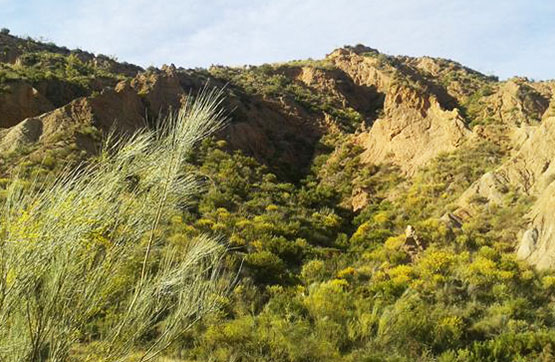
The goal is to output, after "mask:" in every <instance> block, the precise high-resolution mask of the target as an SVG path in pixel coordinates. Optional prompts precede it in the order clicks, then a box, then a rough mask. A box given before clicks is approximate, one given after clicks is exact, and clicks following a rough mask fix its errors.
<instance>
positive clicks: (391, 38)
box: [0, 0, 555, 80]
mask: <svg viewBox="0 0 555 362" xmlns="http://www.w3.org/2000/svg"><path fill="white" fill-rule="evenodd" d="M0 27H6V28H8V29H10V30H11V33H12V34H15V35H20V36H31V37H33V38H42V39H43V40H45V41H53V42H55V43H56V44H58V45H64V46H67V47H68V48H81V49H83V50H88V51H91V52H94V53H102V54H106V55H110V56H116V57H117V58H118V59H119V60H121V61H127V62H130V63H134V64H138V65H141V66H143V67H147V66H150V65H154V66H161V65H162V64H170V63H173V64H175V65H176V66H183V67H185V68H193V67H209V66H210V65H213V64H221V65H243V64H252V65H256V64H262V63H273V62H282V61H287V60H295V59H306V58H314V59H319V58H323V57H324V56H325V55H326V54H327V53H330V52H331V51H332V50H333V49H335V48H338V47H341V46H344V45H355V44H358V43H362V44H365V45H367V46H370V47H372V48H376V49H378V50H379V51H380V52H383V53H386V54H391V55H410V56H423V55H428V56H434V57H442V58H448V59H452V60H456V61H458V62H460V63H462V64H464V65H466V66H468V67H471V68H474V69H476V70H479V71H481V72H483V73H485V74H488V75H497V76H499V77H500V78H502V79H506V78H508V77H512V76H516V75H519V76H527V77H529V78H531V79H536V80H546V79H555V1H552V0H480V1H477V0H382V1H378V0H273V1H270V0H227V1H225V0H158V1H153V0H86V1H84V0H56V1H48V0H0Z"/></svg>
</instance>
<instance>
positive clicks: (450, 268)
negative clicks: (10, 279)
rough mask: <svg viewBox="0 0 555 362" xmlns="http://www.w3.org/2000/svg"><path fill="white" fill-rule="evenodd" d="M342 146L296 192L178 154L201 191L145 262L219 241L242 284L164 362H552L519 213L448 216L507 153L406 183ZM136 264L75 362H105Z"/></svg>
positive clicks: (515, 198) (244, 168)
mask: <svg viewBox="0 0 555 362" xmlns="http://www.w3.org/2000/svg"><path fill="white" fill-rule="evenodd" d="M91 132H92V133H91V134H94V133H95V132H94V130H92V131H91ZM350 137H351V136H350V135H349V134H346V133H340V134H336V135H333V136H332V135H330V136H327V137H324V138H323V139H322V140H321V145H320V146H318V149H319V150H320V151H319V153H320V156H318V157H317V158H316V159H315V160H314V164H313V168H312V170H311V172H310V173H309V174H308V175H306V177H304V178H303V179H302V180H301V181H299V182H296V183H292V182H287V181H284V180H281V179H279V178H278V177H277V176H275V175H274V174H273V173H271V172H270V171H269V170H268V168H267V167H265V166H263V165H261V164H260V163H258V162H257V161H256V160H255V159H253V158H251V157H248V156H246V155H244V154H242V153H241V152H239V151H236V152H234V153H229V152H228V151H226V150H227V146H226V143H225V141H222V140H220V141H218V140H206V141H204V142H203V143H202V145H201V147H200V149H198V150H197V151H195V152H191V153H188V156H187V160H186V161H187V162H186V163H185V165H184V166H183V167H184V169H182V171H183V172H184V173H185V174H196V175H199V176H201V177H203V178H204V179H205V183H206V185H207V186H208V189H207V191H206V192H204V193H202V194H199V195H196V196H195V195H193V199H191V200H190V201H191V202H190V203H188V204H183V205H182V206H180V208H179V210H175V211H173V212H171V215H173V216H172V217H171V218H170V219H168V221H167V222H164V223H162V224H161V226H160V231H159V232H160V244H159V245H158V246H157V251H156V252H155V253H153V255H152V257H153V258H154V259H153V260H156V261H153V262H154V263H155V264H156V263H158V260H160V261H161V260H164V258H167V257H168V255H172V257H174V258H176V260H179V259H180V258H182V257H183V250H186V248H187V247H186V245H190V243H191V240H195V238H199V237H202V235H211V236H212V237H216V238H224V239H225V240H228V242H229V245H230V248H231V254H230V255H228V257H227V258H226V259H225V266H226V268H229V269H231V270H239V271H240V272H239V275H238V276H237V280H236V284H235V286H234V288H233V289H232V290H231V291H230V293H229V294H226V295H222V296H221V297H220V298H219V300H218V303H219V306H220V308H218V309H217V310H216V311H215V312H214V313H211V314H210V315H209V316H208V317H207V318H206V319H204V320H203V321H202V323H198V324H195V325H194V326H193V327H192V328H190V329H184V330H183V332H184V333H182V334H181V335H180V337H179V339H178V340H177V343H175V344H174V345H173V347H172V349H171V350H170V351H169V352H168V353H169V355H171V356H172V357H174V358H179V359H183V360H217V361H227V360H276V361H303V360H304V361H316V360H346V361H361V360H368V361H382V360H384V361H412V360H430V361H431V360H441V361H452V360H459V361H483V360H490V361H512V360H518V359H521V360H546V361H547V360H550V359H551V358H552V353H553V348H554V347H555V334H554V333H553V329H552V327H553V325H554V322H555V320H554V318H555V315H553V308H554V307H555V305H554V304H553V303H554V302H553V291H554V289H555V275H553V274H551V273H538V272H536V271H535V270H533V269H532V268H531V267H530V266H528V265H527V264H526V263H524V262H520V261H517V260H516V259H515V257H514V254H513V248H514V242H515V240H516V237H517V232H518V230H519V229H520V224H519V223H522V220H523V219H524V213H525V211H526V206H527V204H528V203H529V202H530V200H528V199H527V198H525V197H522V196H520V195H519V194H518V193H516V192H512V191H510V190H509V191H508V192H507V193H506V197H507V205H508V206H507V207H504V208H491V207H490V206H486V205H482V204H481V200H474V201H473V202H474V203H475V207H476V209H477V210H479V213H478V217H476V218H474V219H473V221H472V222H469V223H465V224H464V225H463V226H462V227H461V226H460V225H458V224H457V223H456V222H454V221H453V220H451V219H449V217H448V216H445V215H446V214H445V212H446V211H448V210H450V208H451V207H452V204H453V202H454V201H455V200H456V199H457V198H458V196H459V195H460V194H461V193H462V192H463V191H464V190H465V189H466V188H467V187H468V186H469V185H470V184H471V183H472V182H473V181H474V180H476V179H477V178H478V177H479V176H480V175H482V174H483V173H484V172H487V171H489V170H491V169H493V168H495V167H496V166H497V165H499V164H500V163H501V161H502V160H504V159H505V158H506V157H507V154H506V150H504V149H502V148H501V147H500V146H498V145H496V144H494V143H491V142H488V141H483V142H482V143H475V144H472V143H469V144H467V145H465V146H463V147H461V148H459V149H458V150H457V151H455V152H452V153H448V154H443V155H440V156H439V157H437V158H436V159H435V160H433V161H432V162H431V163H429V165H428V166H427V167H425V168H423V169H422V170H421V171H419V173H418V174H417V175H415V177H413V178H412V179H410V180H407V179H405V178H404V177H402V176H401V174H400V173H399V171H398V170H397V168H396V167H393V166H391V165H376V166H372V167H370V166H362V165H361V164H360V160H359V154H360V152H361V149H360V148H358V147H356V146H353V143H352V142H351V140H350ZM20 151H24V150H20ZM48 164H49V163H48V162H47V163H46V166H45V163H44V162H42V163H41V162H36V163H34V164H33V163H32V162H31V163H29V164H28V165H27V168H26V170H27V171H26V172H27V175H28V176H31V175H36V173H37V171H38V170H40V169H43V170H44V171H41V172H43V173H45V175H48V174H49V172H57V171H56V170H58V169H60V166H58V165H56V164H54V165H51V166H50V168H48ZM23 166H24V167H25V165H23ZM39 173H40V172H39ZM23 175H25V173H23ZM6 184H9V183H8V182H4V185H6ZM4 187H5V186H4ZM353 190H364V192H366V193H368V195H369V197H368V200H369V201H368V205H367V206H366V207H365V208H364V209H362V210H360V211H359V212H357V213H354V212H353V211H352V210H351V209H350V207H348V205H349V200H350V197H351V196H352V194H353ZM409 225H410V228H409V230H408V231H407V230H406V229H407V227H408V226H409ZM94 235H97V234H94ZM98 237H102V236H100V234H98ZM102 240H105V238H104V237H102ZM141 245H144V244H141ZM168 253H170V254H168ZM139 255H140V254H139ZM137 263H138V260H137V258H135V257H133V258H132V259H131V260H130V264H129V268H128V269H127V271H126V273H125V275H126V276H125V277H123V276H122V277H121V278H120V279H118V280H119V281H118V286H117V288H116V289H115V290H111V291H110V293H109V301H110V303H107V304H105V305H106V309H104V310H103V312H102V317H100V318H98V317H97V318H92V319H89V320H87V321H84V322H83V323H84V325H85V326H86V327H85V328H84V329H82V330H81V334H79V335H78V337H76V340H78V341H80V342H81V343H80V344H79V348H78V349H76V351H75V352H74V353H75V354H74V356H80V357H75V358H84V357H83V356H89V358H92V359H95V358H100V357H99V356H100V355H97V354H95V353H93V352H91V351H95V350H101V349H98V348H99V347H98V346H101V345H102V344H100V345H99V344H98V342H97V341H98V339H99V338H100V340H102V338H105V336H109V335H110V333H112V331H113V328H114V327H113V326H114V323H115V322H114V321H117V320H118V316H119V315H121V314H120V313H121V308H122V307H121V304H119V302H118V303H116V300H120V298H122V295H120V294H121V293H122V292H123V291H124V290H127V289H126V288H132V285H133V283H135V282H136V280H135V279H134V278H130V276H131V275H134V273H136V272H137V270H136V268H137ZM129 273H130V274H129ZM135 276H136V274H135ZM229 282H231V280H230V281H229ZM5 285H7V284H5ZM114 298H115V299H114ZM118 306H119V307H118ZM155 336H156V335H155V334H154V335H145V336H144V337H142V338H143V339H141V340H143V341H147V340H149V339H150V338H155ZM145 338H146V339H145Z"/></svg>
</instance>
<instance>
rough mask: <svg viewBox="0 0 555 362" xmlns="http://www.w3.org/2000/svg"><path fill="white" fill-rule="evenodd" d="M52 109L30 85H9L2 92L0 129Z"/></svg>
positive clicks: (46, 100) (13, 83) (0, 98)
mask: <svg viewBox="0 0 555 362" xmlns="http://www.w3.org/2000/svg"><path fill="white" fill-rule="evenodd" d="M52 109H54V106H53V105H52V103H50V101H49V100H48V99H46V98H45V97H44V96H43V95H42V94H41V93H39V91H38V90H36V89H35V88H33V87H32V86H31V85H29V84H28V83H26V82H21V81H19V82H12V83H8V85H7V87H6V88H4V89H2V90H1V91H0V128H9V127H12V126H15V125H16V124H18V123H19V122H21V120H23V119H25V118H28V117H34V116H37V115H39V114H41V113H45V112H48V111H51V110H52Z"/></svg>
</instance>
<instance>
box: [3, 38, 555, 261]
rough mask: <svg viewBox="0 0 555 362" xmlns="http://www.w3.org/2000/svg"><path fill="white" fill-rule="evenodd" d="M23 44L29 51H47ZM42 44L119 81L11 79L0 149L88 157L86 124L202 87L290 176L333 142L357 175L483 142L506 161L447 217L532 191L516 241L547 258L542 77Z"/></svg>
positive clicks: (380, 60) (115, 124)
mask: <svg viewBox="0 0 555 362" xmlns="http://www.w3.org/2000/svg"><path fill="white" fill-rule="evenodd" d="M0 41H4V42H6V43H7V44H8V45H10V49H11V50H10V51H9V52H5V53H4V55H3V57H4V58H2V59H0V60H2V61H4V62H7V63H10V64H15V63H17V62H18V61H22V56H23V55H24V54H25V48H24V47H22V45H21V43H20V42H17V41H15V40H14V39H12V37H7V38H6V37H5V36H4V38H1V39H0ZM30 44H31V45H29V46H31V47H35V48H36V49H35V48H33V49H34V51H43V50H45V49H47V48H48V47H47V48H44V47H45V45H43V46H42V47H41V46H39V45H33V44H32V43H30ZM37 47H38V48H37ZM43 48H44V49H43ZM52 51H55V52H57V54H62V55H64V54H65V55H68V56H69V54H73V55H74V56H77V57H80V59H81V58H82V59H83V60H84V61H87V62H93V63H95V64H96V63H98V64H99V65H101V66H102V67H104V68H106V69H112V70H114V71H115V72H119V73H121V74H125V75H127V76H128V77H129V78H127V80H124V81H120V82H118V83H117V84H115V83H114V81H113V79H112V80H106V79H104V80H103V79H95V80H94V81H93V83H94V84H92V83H91V84H90V88H89V91H90V92H89V93H87V94H88V95H87V94H85V96H83V94H82V90H81V89H78V88H75V85H72V84H70V83H64V82H61V81H60V80H57V81H55V82H54V81H50V82H48V81H41V82H38V83H37V84H35V85H31V83H29V82H28V81H10V82H9V83H7V84H8V87H7V88H5V89H4V91H3V92H2V93H0V128H2V129H1V130H0V150H1V151H2V152H12V151H15V150H17V149H19V148H21V147H25V146H28V147H30V149H32V150H33V151H32V153H33V154H35V156H36V157H39V156H40V155H41V154H42V152H44V150H45V149H48V148H52V147H57V146H59V145H62V144H64V142H65V143H67V142H68V140H71V141H72V142H74V143H75V144H76V145H77V148H78V150H77V151H85V152H86V153H87V154H94V153H95V152H96V149H97V146H98V139H94V138H93V137H91V136H90V135H88V133H87V132H86V131H84V130H85V129H86V128H87V127H94V128H95V129H98V130H100V132H104V133H105V132H108V131H109V130H112V129H115V130H116V131H118V132H127V133H129V132H132V131H134V130H136V129H138V128H140V127H143V126H145V125H147V126H148V125H152V124H153V123H154V122H155V121H156V119H157V118H158V117H163V116H165V115H166V114H167V113H168V112H169V111H171V110H176V109H179V108H180V107H181V106H182V105H183V104H184V103H185V102H186V100H187V97H189V96H191V95H192V96H194V95H195V94H197V93H198V92H199V91H201V90H202V89H203V88H204V87H205V86H206V84H208V86H209V87H211V86H215V87H220V88H224V90H225V92H226V101H225V102H226V108H227V109H229V110H230V119H231V122H230V123H229V125H228V127H227V128H226V129H224V130H223V131H221V132H220V133H219V134H218V135H217V136H218V137H219V138H223V139H225V140H226V141H227V145H228V148H229V149H230V150H233V149H240V150H242V151H243V152H245V153H247V154H249V155H251V156H254V157H255V158H257V159H258V160H259V161H261V162H263V163H265V164H266V165H268V166H269V167H270V168H271V169H272V170H273V171H275V172H276V173H277V174H278V175H279V176H281V177H284V178H288V179H289V180H294V179H295V178H298V177H300V176H302V175H305V174H306V173H307V172H308V170H309V169H310V167H311V166H312V164H313V162H314V157H315V156H317V155H318V154H319V152H329V153H331V155H332V156H331V157H330V161H329V162H330V163H333V162H336V163H338V164H339V167H341V165H342V164H343V163H345V162H346V161H345V162H343V160H338V158H340V156H341V154H342V152H343V151H342V150H343V149H344V148H345V147H344V146H345V144H350V146H356V147H359V148H360V153H357V154H356V157H358V159H357V162H360V168H361V169H360V170H359V172H360V173H362V172H364V169H366V168H367V169H369V168H370V167H372V166H374V165H379V164H388V165H393V166H394V167H396V168H398V169H400V170H401V173H402V175H403V176H404V177H405V178H407V179H410V178H411V177H412V176H413V175H415V174H416V173H417V172H418V171H419V170H420V169H421V168H422V167H424V166H426V165H428V164H429V163H430V162H432V161H433V160H435V159H436V157H438V156H439V155H442V154H446V153H450V152H454V151H456V150H458V149H459V147H461V146H462V145H468V144H471V143H477V144H478V143H479V142H481V141H484V140H487V141H488V142H491V143H493V144H496V145H498V146H499V147H501V148H502V149H503V150H504V152H505V153H506V155H508V156H507V160H506V161H505V162H503V164H501V165H500V166H499V167H498V168H497V169H496V170H494V171H492V172H488V173H486V174H484V175H483V176H482V177H481V178H480V179H479V180H478V181H476V182H475V183H474V184H473V185H472V186H471V187H470V188H469V189H468V190H466V192H464V193H463V194H462V196H461V197H460V198H459V201H458V203H457V204H458V206H459V207H458V209H457V210H456V211H455V212H454V214H453V216H454V217H456V218H457V220H461V221H462V222H464V221H465V220H469V219H470V218H472V217H473V216H474V215H475V210H474V206H473V205H474V204H473V203H474V200H476V199H477V198H479V199H481V200H485V201H486V202H488V203H495V204H499V205H502V204H503V203H505V201H506V195H507V194H508V193H509V192H519V193H522V194H524V195H530V196H533V197H535V199H536V201H535V203H534V204H533V206H532V207H531V209H530V211H529V213H528V216H527V217H528V219H529V223H528V226H527V228H526V230H523V237H522V240H521V242H520V244H519V245H517V247H516V249H515V250H517V254H518V256H519V257H520V258H523V259H526V260H528V261H530V262H531V263H533V264H535V265H537V266H538V267H540V268H552V267H555V232H554V228H555V221H554V220H555V217H554V215H555V209H554V207H555V206H553V205H554V204H555V200H554V197H555V186H554V180H555V164H554V163H553V161H554V160H555V101H554V100H553V97H554V93H555V92H554V90H555V83H553V82H531V81H529V80H527V79H525V78H513V79H510V80H508V81H504V82H499V81H497V80H495V79H494V78H493V77H487V76H485V75H482V74H480V73H478V72H475V71H473V70H471V69H468V68H465V67H463V66H462V65H460V64H458V63H456V62H452V61H449V60H443V59H435V58H429V57H422V58H412V57H390V56H386V55H383V54H380V53H379V52H377V51H376V50H374V49H371V48H366V47H363V46H357V47H345V48H342V49H337V50H335V51H333V52H332V53H331V54H329V55H328V56H327V57H326V59H324V60H322V61H307V62H296V63H295V62H294V63H290V64H282V65H271V66H262V67H245V68H226V67H220V68H218V67H216V69H214V70H212V69H211V70H185V69H182V68H179V69H178V68H176V67H174V66H165V67H163V68H162V69H158V70H156V69H151V70H149V71H141V70H140V68H138V67H134V66H131V65H126V64H122V63H118V62H115V61H113V60H111V59H108V58H106V57H102V56H94V55H92V54H89V53H86V52H74V51H69V50H67V49H63V48H56V49H54V50H52ZM91 90H94V92H92V91H91ZM328 135H329V136H332V137H331V139H341V141H340V143H338V144H335V145H333V147H335V150H325V151H322V147H323V146H322V144H321V142H322V138H323V137H325V136H328ZM334 137H335V138H334ZM325 147H330V145H329V144H327V145H326V146H325ZM325 147H324V148H325ZM347 148H349V147H347ZM31 156H32V155H31ZM31 156H30V157H31ZM349 157H355V156H349ZM347 161H348V160H347ZM324 167H326V166H325V165H324ZM320 176H321V177H330V178H333V177H334V175H332V174H331V173H330V172H327V173H326V172H323V173H322V175H320ZM356 178H357V176H356V174H355V175H354V176H353V189H352V195H351V196H350V197H347V199H346V200H344V202H343V205H344V206H345V207H347V208H350V209H351V210H352V211H354V212H358V211H359V210H362V209H364V208H365V207H366V206H367V205H368V202H369V200H370V198H371V193H372V190H370V189H365V188H364V186H361V185H357V186H356V187H355V185H354V183H355V182H354V181H355V179H356ZM516 244H517V243H516V241H515V245H516Z"/></svg>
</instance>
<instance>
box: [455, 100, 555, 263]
mask: <svg viewBox="0 0 555 362" xmlns="http://www.w3.org/2000/svg"><path fill="white" fill-rule="evenodd" d="M552 106H553V101H552ZM552 106H551V107H552ZM552 109H553V108H549V109H547V110H546V111H545V114H544V116H543V118H542V120H541V123H540V125H539V126H536V127H534V128H533V129H532V131H531V132H530V136H529V137H528V139H527V140H526V141H524V142H523V143H522V145H516V147H518V151H517V152H516V154H515V155H514V156H513V157H511V158H510V159H509V160H508V161H506V162H505V163H503V164H502V165H501V166H500V167H499V168H498V169H497V170H495V171H493V172H489V173H487V174H485V175H484V176H482V177H481V178H480V179H479V180H478V181H477V182H475V183H474V184H473V185H472V186H471V187H470V188H469V189H468V190H467V191H466V192H465V193H464V194H463V195H462V197H461V199H460V200H459V205H460V208H459V209H458V210H457V211H456V213H457V214H458V215H459V216H460V217H461V218H462V219H468V218H471V217H473V215H474V210H473V200H476V199H477V198H479V199H481V200H482V201H481V202H482V203H483V202H486V203H490V204H496V205H504V204H505V203H506V202H507V194H508V193H509V192H510V191H513V192H515V191H516V192H518V193H521V194H524V195H530V196H532V197H533V198H534V199H535V202H534V203H533V205H532V207H531V210H530V212H529V213H528V215H527V220H528V228H527V230H524V231H523V235H522V239H521V241H520V243H519V245H518V246H517V256H518V257H519V258H521V259H526V260H528V261H529V262H530V263H532V264H535V265H536V266H537V267H538V268H543V269H545V268H553V267H555V233H554V230H555V202H554V201H555V182H554V181H555V163H554V161H555V115H554V114H553V111H552Z"/></svg>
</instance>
